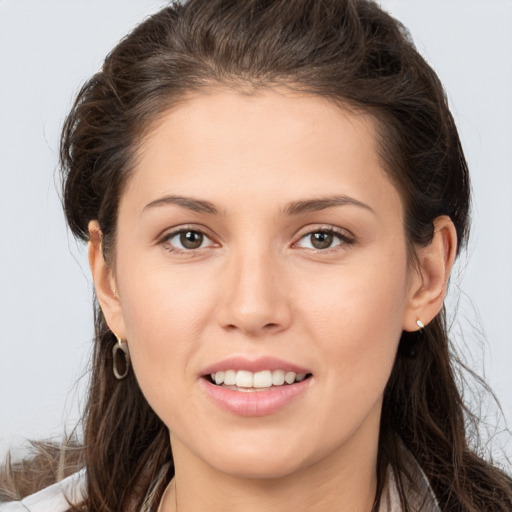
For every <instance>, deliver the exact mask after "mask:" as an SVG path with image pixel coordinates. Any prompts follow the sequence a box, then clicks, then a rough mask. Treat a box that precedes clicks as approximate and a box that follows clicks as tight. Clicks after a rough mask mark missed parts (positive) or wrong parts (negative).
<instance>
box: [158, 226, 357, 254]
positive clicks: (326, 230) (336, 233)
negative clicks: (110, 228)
mask: <svg viewBox="0 0 512 512" xmlns="http://www.w3.org/2000/svg"><path fill="white" fill-rule="evenodd" d="M188 232H191V233H197V234H200V235H202V236H203V237H204V238H205V239H207V240H210V243H211V244H213V245H214V244H215V242H213V240H212V238H211V237H210V236H209V235H208V234H207V233H206V232H205V231H204V230H202V229H200V228H197V227H193V226H183V227H180V228H178V229H175V230H173V231H171V232H170V233H166V234H165V235H164V236H163V237H162V238H161V239H160V242H159V243H160V244H162V245H163V246H164V250H166V251H167V252H170V253H173V254H178V255H184V256H185V255H186V256H193V255H194V253H196V252H197V251H198V250H200V249H205V248H206V247H198V248H195V249H180V248H177V247H174V246H173V245H171V243H170V240H172V239H173V238H174V237H176V236H178V235H181V234H184V233H188ZM318 233H322V234H327V235H331V236H333V237H335V238H338V239H339V240H340V241H341V242H340V243H339V244H336V245H333V246H330V247H326V248H325V249H316V248H306V247H304V249H308V250H310V251H314V252H317V253H327V252H330V251H333V250H336V248H337V247H339V246H343V245H352V244H353V243H354V242H355V239H354V238H353V237H352V236H350V235H349V234H347V232H346V231H343V230H341V229H336V228H334V227H332V226H329V227H318V228H315V229H312V230H310V231H308V232H306V233H304V234H302V235H301V236H300V238H299V239H298V241H297V242H294V243H293V246H297V245H298V244H299V242H300V241H302V240H304V239H306V238H307V237H308V236H309V237H310V236H312V235H314V234H318Z"/></svg>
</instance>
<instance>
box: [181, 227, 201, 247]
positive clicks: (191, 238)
mask: <svg viewBox="0 0 512 512" xmlns="http://www.w3.org/2000/svg"><path fill="white" fill-rule="evenodd" d="M180 242H181V245H183V247H185V248H186V249H198V248H199V247H201V245H202V243H203V234H202V233H198V232H197V231H184V232H183V233H181V234H180Z"/></svg>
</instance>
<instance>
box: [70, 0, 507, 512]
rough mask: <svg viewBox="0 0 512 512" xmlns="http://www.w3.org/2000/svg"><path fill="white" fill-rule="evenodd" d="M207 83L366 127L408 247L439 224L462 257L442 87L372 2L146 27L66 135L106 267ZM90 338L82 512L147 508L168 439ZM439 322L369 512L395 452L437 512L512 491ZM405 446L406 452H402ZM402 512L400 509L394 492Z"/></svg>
mask: <svg viewBox="0 0 512 512" xmlns="http://www.w3.org/2000/svg"><path fill="white" fill-rule="evenodd" d="M212 85H222V86H225V87H230V88H234V89H236V90H240V91H244V92H245V93H250V92H251V91H252V90H257V89H258V88H262V87H272V86H275V85H279V86H284V87H289V88H290V89H293V90H297V91H302V92H306V93H310V94H315V95H319V96H322V97H325V98H329V99H331V100H333V101H334V102H337V103H340V104H341V105H344V106H348V107H349V108H350V107H352V108H354V109H357V110H360V111H363V112H366V113H368V114H370V115H371V116H372V117H373V118H374V119H375V120H376V123H377V127H378V139H379V140H378V142H379V148H380V153H381V157H382V160H383V162H384V165H385V168H386V171H387V172H388V174H389V176H390V178H391V179H392V180H393V182H394V183H395V184H396V186H397V188H398V190H399V191H400V193H401V196H402V199H403V201H404V205H405V211H406V221H405V222H406V226H405V227H406V232H407V236H408V239H409V242H410V244H411V246H413V244H419V245H426V244H428V243H429V242H430V241H431V239H432V235H433V221H434V219H435V218H436V217H438V216H439V215H448V216H450V218H451V219H452V221H453V222H454V225H455V227H456V231H457V235H458V240H459V247H462V246H463V245H464V243H465V241H466V237H467V233H468V222H469V177H468V172H467V166H466V162H465V159H464V155H463V152H462V148H461V144H460V140H459V137H458V134H457V129H456V127H455V124H454V121H453V118H452V115H451V114H450V111H449V109H448V106H447V100H446V97H445V94H444V91H443V88H442V85H441V83H440V81H439V79H438V77H437V76H436V74H435V73H434V71H433V70H432V69H431V68H430V67H429V66H428V64H427V63H426V62H425V60H424V59H423V58H422V57H421V56H420V55H419V54H418V52H417V51H416V50H415V48H414V45H413V44H412V42H411V40H410V38H409V36H408V35H407V32H406V31H405V29H404V28H403V27H402V25H401V24H400V23H399V22H397V21H396V20H394V19H393V18H392V17H391V16H389V15H388V14H386V13H385V12H383V11H382V10H381V9H380V8H379V7H378V6H377V4H376V3H375V2H373V1H370V0H243V1H241V0H190V1H187V2H183V3H178V2H176V3H172V4H171V5H170V6H169V7H167V8H165V9H163V10H162V11H160V12H159V13H157V14H155V15H154V16H152V17H150V18H148V19H147V20H146V21H144V22H143V23H142V24H141V25H139V26H138V27H137V28H136V29H135V30H134V31H133V32H132V33H131V34H129V35H128V36H127V37H126V38H125V39H124V40H123V41H121V42H120V44H119V45H118V46H117V47H116V48H115V49H114V50H113V51H112V53H110V54H109V55H108V57H107V58H106V60H105V63H104V65H103V68H102V70H101V71H100V72H99V73H97V74H96V75H95V76H93V77H92V78H91V79H90V80H89V81H88V82H87V83H86V84H85V86H84V87H83V88H82V90H81V91H80V93H79V95H78V98H77V100H76V102H75V104H74V106H73V109H72V111H71V113H70V114H69V117H68V118H67V121H66V123H65V126H64V130H63V137H62V145H61V162H62V169H63V174H64V208H65V213H66V216H67V219H68V223H69V226H70V227H71V229H72V231H73V233H74V234H75V235H76V236H77V237H80V238H81V239H83V240H87V239H88V231H87V227H88V223H89V221H90V220H93V219H95V220H98V222H99V225H100V227H101V230H102V233H103V236H104V239H103V240H104V247H103V249H104V252H105V257H106V258H107V261H109V262H112V261H113V254H114V250H115V232H116V220H117V208H118V203H119V197H120V195H121V194H122V191H123V187H124V186H125V184H126V183H127V180H128V179H129V176H130V172H131V169H132V165H133V161H134V155H135V153H136V150H137V147H138V144H139V143H140V141H141V139H142V137H143V135H144V133H145V131H146V130H147V128H148V127H149V126H150V125H151V124H152V123H154V121H155V119H157V118H158V117H159V116H160V115H161V114H162V113H164V112H166V111H168V110H169V109H170V108H171V107H172V106H173V105H174V104H176V102H179V101H180V100H181V99H183V98H184V96H185V95H187V94H189V93H191V92H194V91H201V90H204V89H207V88H208V87H211V86H212ZM95 324H96V340H95V347H94V360H93V369H92V377H91V386H90V394H89V401H88V404H87V407H86V414H85V418H84V420H85V439H84V452H85V464H86V467H87V475H88V489H87V498H86V502H85V503H84V504H82V506H81V507H80V508H81V509H82V510H87V511H99V510H102V511H119V510H140V507H141V505H142V502H143V500H144V498H145V496H146V494H147V493H148V490H149V489H150V488H151V486H152V485H153V484H154V482H155V481H156V480H157V475H158V474H159V472H160V471H161V468H162V467H165V464H166V463H169V470H168V474H167V476H166V478H165V479H164V480H163V483H162V486H161V488H159V489H157V490H156V492H155V496H156V498H158V496H159V494H160V493H161V491H162V489H163V485H164V484H165V483H166V482H167V481H168V480H169V478H170V477H171V476H172V474H173V467H172V454H171V452H170V446H169V440H168V432H167V429H166V427H165V425H164V424H163V423H162V422H161V420H160V419H159V418H158V417H157V416H156V414H155V413H154V412H153V411H152V410H151V408H150V407H149V405H148V404H147V402H146V400H145V399H144V397H143V395H142V393H141V391H140V389H139V386H138V384H137V381H136V379H135V376H134V375H133V373H130V375H129V376H128V377H127V378H126V379H125V380H123V381H120V382H119V381H116V379H115V378H114V376H113V374H112V355H111V353H112V346H113V344H114V343H115V338H114V336H113V334H112V333H111V332H110V331H109V330H108V327H107V325H106V323H105V320H104V318H103V316H102V314H101V311H100V310H99V309H98V308H96V318H95ZM466 418H467V411H466V409H465V407H464V404H463V401H462V398H461V395H460V392H459V390H458V389H457V385H456V382H455V377H454V370H453V363H452V358H451V355H450V344H449V340H448V336H447V326H446V323H445V314H444V311H442V312H441V313H440V314H439V315H438V316H437V317H436V318H435V319H434V321H433V322H431V323H430V324H429V325H428V326H427V328H426V329H425V330H424V332H423V333H421V334H419V335H418V334H407V333H404V334H403V335H402V339H401V341H400V346H399V350H398V354H397V358H396V362H395V365H394V368H393V371H392V374H391V377H390V380H389V383H388V385H387V388H386V390H385V397H384V405H383V412H382V424H381V435H380V445H379V457H378V468H377V469H378V493H377V496H376V500H375V507H374V508H377V506H378V503H379V498H380V492H381V491H382V488H383V484H384V480H385V473H386V468H387V467H388V466H389V465H391V467H392V468H393V469H394V470H395V473H396V474H397V475H398V476H399V489H403V488H404V486H405V481H402V480H401V479H405V478H406V476H407V475H406V471H405V470H404V462H403V458H402V457H403V456H402V450H401V448H400V446H401V443H402V442H403V444H404V445H405V447H406V448H407V449H408V450H409V451H410V452H411V453H412V454H413V455H414V457H415V458H416V460H417V461H418V463H419V464H420V466H421V468H422V469H423V471H424V472H425V474H426V475H427V477H428V479H429V481H430V483H431V485H432V488H433V491H434V493H435V495H436V496H437V499H438V501H439V503H440V506H441V509H442V510H445V511H450V512H452V511H461V512H462V511H463V512H477V511H478V512H482V511H491V510H492V511H493V512H499V511H508V510H510V509H511V508H512V484H511V480H510V479H509V478H508V477H507V476H506V475H505V474H503V473H502V472H500V471H499V470H498V469H496V468H494V467H493V466H491V465H490V464H488V463H487V462H485V461H484V460H482V459H480V458H479V457H477V456H476V455H475V454H474V453H473V452H472V451H471V449H470V447H469V444H468V439H467V437H466V432H465V420H466ZM400 440H401V441H400ZM401 499H402V501H403V505H404V507H405V508H404V510H409V508H408V507H407V496H406V495H405V493H404V492H403V490H402V491H401Z"/></svg>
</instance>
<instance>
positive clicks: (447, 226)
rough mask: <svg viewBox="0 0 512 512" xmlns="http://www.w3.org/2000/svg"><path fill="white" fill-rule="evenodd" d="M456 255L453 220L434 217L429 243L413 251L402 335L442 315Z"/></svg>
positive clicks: (444, 216)
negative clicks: (432, 232)
mask: <svg viewBox="0 0 512 512" xmlns="http://www.w3.org/2000/svg"><path fill="white" fill-rule="evenodd" d="M456 254H457V232H456V230H455V226H454V225H453V222H452V220H451V219H450V218H449V217H448V216H446V215H442V216H440V217H437V218H436V219H435V220H434V236H433V238H432V242H431V243H430V244H429V245H427V246H426V247H420V248H419V249H417V250H416V256H417V265H416V268H415V269H413V275H412V277H411V281H410V287H409V301H408V307H407V308H406V312H405V315H404V320H403V327H402V328H403V330H404V331H417V330H418V325H417V323H416V322H417V321H418V320H420V321H421V322H422V323H423V324H424V325H427V324H428V323H430V322H431V321H432V319H433V318H434V317H435V316H436V315H437V314H438V313H439V311H441V308H442V306H443V302H444V298H445V296H446V290H447V287H448V279H449V277H450V272H451V270H452V267H453V262H454V261H455V256H456Z"/></svg>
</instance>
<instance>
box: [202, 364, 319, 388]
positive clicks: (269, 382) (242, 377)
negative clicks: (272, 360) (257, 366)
mask: <svg viewBox="0 0 512 512" xmlns="http://www.w3.org/2000/svg"><path fill="white" fill-rule="evenodd" d="M308 376H309V374H306V373H295V372H290V371H285V370H279V369H278V370H273V371H272V370H262V371H259V372H250V371H248V370H226V371H218V372H215V373H212V374H211V375H210V378H211V381H212V383H215V384H216V385H217V386H222V387H224V388H227V389H232V390H235V391H246V392H247V391H261V390H268V389H270V388H272V387H276V386H284V385H290V384H294V383H295V382H302V381H303V380H304V379H305V378H306V377H308Z"/></svg>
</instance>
